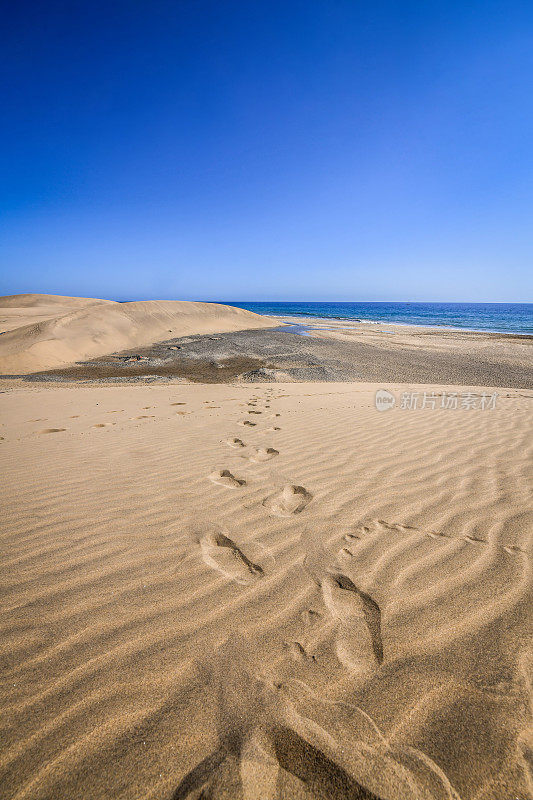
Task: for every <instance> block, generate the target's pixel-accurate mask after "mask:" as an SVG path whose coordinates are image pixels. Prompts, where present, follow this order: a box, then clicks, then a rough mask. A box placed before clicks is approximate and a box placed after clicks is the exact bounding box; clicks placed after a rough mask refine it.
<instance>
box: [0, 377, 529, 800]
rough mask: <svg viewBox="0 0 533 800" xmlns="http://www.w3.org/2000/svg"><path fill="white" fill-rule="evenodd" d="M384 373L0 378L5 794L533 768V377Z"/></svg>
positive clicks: (320, 783)
mask: <svg viewBox="0 0 533 800" xmlns="http://www.w3.org/2000/svg"><path fill="white" fill-rule="evenodd" d="M3 388H5V387H3ZM375 388H376V387H375V386H371V385H365V384H349V383H342V384H340V383H339V384H333V383H327V384H319V383H315V384H304V383H300V384H287V385H279V384H276V385H275V386H272V385H266V384H253V385H242V384H241V385H210V386H209V387H208V388H207V387H205V386H202V385H182V384H179V385H178V384H175V385H172V384H167V385H157V386H156V385H136V386H129V387H117V386H114V387H113V386H94V387H76V388H75V389H73V388H71V387H69V386H64V387H59V388H58V387H52V386H39V387H38V388H37V387H35V386H34V387H32V388H31V390H29V391H28V389H25V388H12V389H8V391H6V393H4V394H0V411H1V419H2V422H3V425H2V428H1V431H0V433H1V434H2V437H3V441H1V442H0V448H1V451H2V456H3V460H4V463H5V464H7V465H8V469H6V470H5V475H4V480H3V482H2V484H1V486H0V498H1V502H2V507H3V519H2V533H1V538H2V549H3V559H2V560H3V563H2V568H3V588H2V594H1V610H2V614H1V620H2V621H1V623H0V625H1V628H2V651H1V663H2V670H3V677H4V681H3V683H2V689H1V694H0V718H1V722H0V741H1V743H2V744H1V749H2V753H1V755H0V784H1V785H2V787H3V788H2V793H3V794H2V796H3V797H6V798H10V799H12V798H13V799H14V798H16V800H30V798H31V800H48V798H52V797H53V798H55V799H56V798H57V800H63V799H64V800H67V798H68V799H69V800H71V798H73V797H83V798H84V800H96V798H98V799H99V800H101V798H106V800H108V799H109V798H124V799H125V798H136V797H139V798H141V797H142V798H150V799H151V800H156V798H157V800H170V798H174V800H179V798H199V797H200V796H202V797H211V798H241V800H269V799H270V798H283V800H300V799H301V800H304V799H306V800H309V798H321V800H325V799H326V798H328V800H329V799H333V800H348V799H350V800H352V799H353V798H366V800H371V799H372V798H373V799H374V800H375V798H378V800H511V798H515V797H516V798H521V800H526V798H529V797H531V796H532V792H533V782H532V772H531V770H532V766H531V765H532V742H533V724H532V705H531V703H532V679H533V648H532V646H531V599H532V571H531V556H532V546H533V545H532V542H533V537H532V531H533V526H532V517H531V506H532V503H531V500H532V493H531V464H532V462H533V459H532V455H533V437H532V431H531V419H532V415H531V403H532V401H533V395H532V393H531V392H526V391H522V390H520V391H506V392H501V393H500V397H499V399H498V404H497V407H496V408H494V409H492V410H490V411H481V410H479V409H478V410H459V409H458V410H455V411H450V410H446V409H440V408H439V407H437V408H435V409H432V408H426V409H418V410H413V411H408V410H401V409H400V408H398V407H396V408H395V409H394V410H391V411H388V412H386V413H379V412H377V411H376V410H375V407H374V402H373V397H374V391H375ZM389 388H391V389H393V390H395V391H400V390H401V389H405V388H406V387H401V386H397V387H389ZM415 388H418V390H419V391H423V390H424V388H426V387H415ZM431 389H432V390H434V391H436V392H439V391H440V389H439V388H438V387H431ZM446 389H447V390H450V387H446ZM460 391H464V388H463V389H461V390H460ZM248 403H253V404H254V407H255V409H256V410H258V411H265V412H266V411H268V410H267V409H266V407H267V406H270V407H271V411H272V413H275V414H279V416H278V417H277V419H276V422H277V424H276V426H275V427H273V426H272V425H271V420H269V419H268V413H264V414H262V415H258V416H256V417H254V420H255V423H254V425H252V426H247V427H246V428H245V429H243V428H242V427H241V428H239V422H241V421H242V418H243V410H244V409H246V408H247V407H248V406H247V404H248ZM177 405H180V408H179V409H176V406H177ZM109 423H113V424H109ZM244 433H245V434H246V435H245V436H244ZM43 434H46V435H43ZM240 434H242V435H243V438H242V439H241V438H240ZM228 444H229V445H230V446H228ZM271 451H275V453H276V455H275V459H273V460H270V459H269V460H266V461H263V460H262V459H257V454H258V453H264V452H267V453H269V454H271ZM228 475H229V476H234V477H235V480H236V481H238V482H239V483H238V484H237V486H233V485H231V486H229V487H228V482H227V481H224V480H223V478H224V477H225V478H227V477H228ZM210 478H211V479H210ZM221 478H222V480H221ZM240 481H242V483H240ZM230 483H231V481H230Z"/></svg>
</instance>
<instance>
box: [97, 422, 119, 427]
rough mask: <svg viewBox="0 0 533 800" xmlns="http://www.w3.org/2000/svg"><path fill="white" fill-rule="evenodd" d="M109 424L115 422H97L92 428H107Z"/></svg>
mask: <svg viewBox="0 0 533 800" xmlns="http://www.w3.org/2000/svg"><path fill="white" fill-rule="evenodd" d="M110 425H116V422H97V423H96V425H93V426H92V427H93V428H108V427H109V426H110Z"/></svg>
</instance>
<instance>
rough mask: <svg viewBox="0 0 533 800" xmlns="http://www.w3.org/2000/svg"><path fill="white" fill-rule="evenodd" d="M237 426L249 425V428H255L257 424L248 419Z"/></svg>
mask: <svg viewBox="0 0 533 800" xmlns="http://www.w3.org/2000/svg"><path fill="white" fill-rule="evenodd" d="M237 425H248V427H250V428H255V426H256V425H257V423H256V422H250V421H249V420H247V419H243V420H241V421H240V422H238V423H237Z"/></svg>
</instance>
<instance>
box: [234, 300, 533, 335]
mask: <svg viewBox="0 0 533 800" xmlns="http://www.w3.org/2000/svg"><path fill="white" fill-rule="evenodd" d="M220 302H224V303H226V304H227V305H232V306H238V307H239V308H247V309H248V310H249V311H256V312H257V313H258V314H270V315H273V316H280V317H302V318H306V317H307V318H309V317H320V318H321V319H326V320H327V319H336V320H342V319H345V320H360V321H361V322H395V323H403V324H410V325H428V326H440V327H442V326H445V327H448V328H462V329H464V330H472V331H495V332H499V333H521V334H527V333H529V334H533V303H297V302H286V303H277V302H257V303H256V302H250V303H243V302H241V301H229V300H224V301H220Z"/></svg>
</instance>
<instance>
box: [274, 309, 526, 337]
mask: <svg viewBox="0 0 533 800" xmlns="http://www.w3.org/2000/svg"><path fill="white" fill-rule="evenodd" d="M263 316H265V317H273V318H274V319H281V320H294V321H300V320H302V319H306V320H309V321H311V322H320V323H322V322H324V323H336V322H351V323H353V324H359V325H389V326H395V327H398V328H414V329H420V328H421V329H423V330H426V329H427V330H430V331H441V332H442V333H447V332H451V333H478V334H487V335H491V334H497V335H499V336H510V337H515V336H519V337H521V338H526V339H527V338H531V339H533V331H532V332H531V333H530V332H527V331H525V332H522V331H504V330H496V329H489V328H463V327H456V326H453V325H439V324H434V325H432V324H430V323H428V324H426V325H422V323H416V322H389V321H388V320H373V319H354V318H351V317H307V316H305V315H303V314H302V315H301V316H300V315H296V314H295V315H292V314H291V315H287V316H284V315H283V316H280V315H278V314H263ZM301 324H305V323H301Z"/></svg>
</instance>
